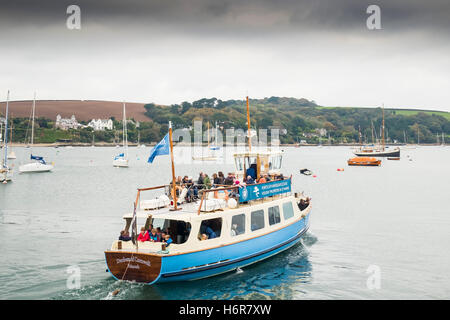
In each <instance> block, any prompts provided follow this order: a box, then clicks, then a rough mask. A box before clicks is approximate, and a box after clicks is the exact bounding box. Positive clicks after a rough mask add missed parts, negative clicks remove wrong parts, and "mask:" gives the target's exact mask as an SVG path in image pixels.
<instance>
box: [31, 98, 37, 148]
mask: <svg viewBox="0 0 450 320" xmlns="http://www.w3.org/2000/svg"><path fill="white" fill-rule="evenodd" d="M35 109H36V92H35V93H34V98H33V109H32V110H33V111H32V116H31V145H33V143H34V113H35Z"/></svg>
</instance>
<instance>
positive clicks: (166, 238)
mask: <svg viewBox="0 0 450 320" xmlns="http://www.w3.org/2000/svg"><path fill="white" fill-rule="evenodd" d="M163 242H165V243H166V248H167V247H168V246H169V245H170V244H171V243H172V242H173V241H172V238H170V234H166V235H165V236H164V239H163Z"/></svg>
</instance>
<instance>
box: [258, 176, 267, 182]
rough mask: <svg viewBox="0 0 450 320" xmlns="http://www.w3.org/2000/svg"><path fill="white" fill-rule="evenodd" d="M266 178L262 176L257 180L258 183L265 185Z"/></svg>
mask: <svg viewBox="0 0 450 320" xmlns="http://www.w3.org/2000/svg"><path fill="white" fill-rule="evenodd" d="M266 182H267V181H266V178H264V176H262V177H261V178H259V180H258V183H266Z"/></svg>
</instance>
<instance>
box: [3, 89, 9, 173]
mask: <svg viewBox="0 0 450 320" xmlns="http://www.w3.org/2000/svg"><path fill="white" fill-rule="evenodd" d="M8 112H9V90H8V94H7V96H6V119H5V140H4V145H5V159H4V160H3V168H7V167H8V166H7V161H8ZM5 180H6V176H5Z"/></svg>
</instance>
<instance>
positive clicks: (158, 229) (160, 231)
mask: <svg viewBox="0 0 450 320" xmlns="http://www.w3.org/2000/svg"><path fill="white" fill-rule="evenodd" d="M156 235H157V236H158V238H159V241H161V240H162V230H161V228H160V227H158V228H156Z"/></svg>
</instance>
